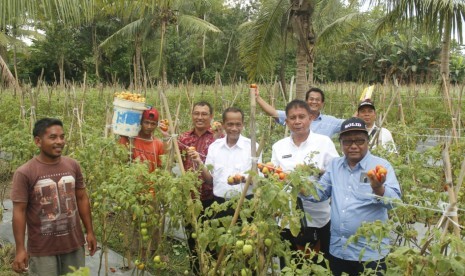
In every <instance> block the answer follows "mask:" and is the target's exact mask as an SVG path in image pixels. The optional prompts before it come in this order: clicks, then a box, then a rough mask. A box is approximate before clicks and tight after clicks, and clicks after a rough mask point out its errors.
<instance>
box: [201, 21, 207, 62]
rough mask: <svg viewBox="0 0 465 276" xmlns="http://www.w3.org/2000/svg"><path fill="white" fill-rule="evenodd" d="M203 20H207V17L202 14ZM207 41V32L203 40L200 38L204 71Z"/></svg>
mask: <svg viewBox="0 0 465 276" xmlns="http://www.w3.org/2000/svg"><path fill="white" fill-rule="evenodd" d="M203 20H207V15H206V14H203ZM206 40H207V32H204V33H203V38H202V66H203V68H202V69H204V70H205V69H206V68H207V65H206V63H205V41H206Z"/></svg>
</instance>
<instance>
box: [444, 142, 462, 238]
mask: <svg viewBox="0 0 465 276" xmlns="http://www.w3.org/2000/svg"><path fill="white" fill-rule="evenodd" d="M449 146H450V141H448V142H446V146H445V148H444V150H443V151H442V159H443V162H444V174H445V176H446V185H447V186H448V189H447V193H448V195H449V207H448V209H447V213H451V212H455V213H456V212H457V208H456V205H457V197H456V196H455V191H454V189H453V188H454V187H453V183H452V165H451V162H450V155H449ZM450 217H451V218H452V220H453V221H454V222H455V223H454V234H455V235H456V236H457V237H459V238H460V229H459V227H458V226H457V225H458V223H459V221H458V218H457V214H455V215H453V216H450ZM445 231H447V228H445Z"/></svg>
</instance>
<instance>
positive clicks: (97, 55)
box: [92, 25, 100, 81]
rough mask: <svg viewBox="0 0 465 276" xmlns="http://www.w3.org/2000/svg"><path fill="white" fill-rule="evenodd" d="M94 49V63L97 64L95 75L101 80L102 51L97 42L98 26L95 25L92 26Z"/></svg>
mask: <svg viewBox="0 0 465 276" xmlns="http://www.w3.org/2000/svg"><path fill="white" fill-rule="evenodd" d="M92 50H93V53H94V64H95V76H96V77H97V80H99V81H100V74H99V63H100V51H99V48H98V44H97V28H96V27H95V25H93V26H92Z"/></svg>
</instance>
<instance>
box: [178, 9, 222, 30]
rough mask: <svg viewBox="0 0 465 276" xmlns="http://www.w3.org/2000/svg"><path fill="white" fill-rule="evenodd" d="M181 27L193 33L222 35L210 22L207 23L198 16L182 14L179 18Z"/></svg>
mask: <svg viewBox="0 0 465 276" xmlns="http://www.w3.org/2000/svg"><path fill="white" fill-rule="evenodd" d="M178 23H179V26H180V27H182V28H183V29H184V30H186V31H190V32H192V33H198V34H200V33H205V32H214V33H220V32H221V30H220V29H219V28H218V27H216V26H215V25H213V24H212V23H210V22H207V21H205V20H203V19H201V18H198V17H196V16H192V15H187V14H182V15H180V16H179V17H178Z"/></svg>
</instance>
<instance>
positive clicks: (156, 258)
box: [153, 255, 161, 264]
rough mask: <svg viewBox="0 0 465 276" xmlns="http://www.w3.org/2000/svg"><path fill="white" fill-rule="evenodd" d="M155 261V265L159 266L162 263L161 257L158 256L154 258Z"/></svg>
mask: <svg viewBox="0 0 465 276" xmlns="http://www.w3.org/2000/svg"><path fill="white" fill-rule="evenodd" d="M153 261H154V262H155V263H157V264H159V263H160V262H161V258H160V256H159V255H157V256H155V257H153Z"/></svg>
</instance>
